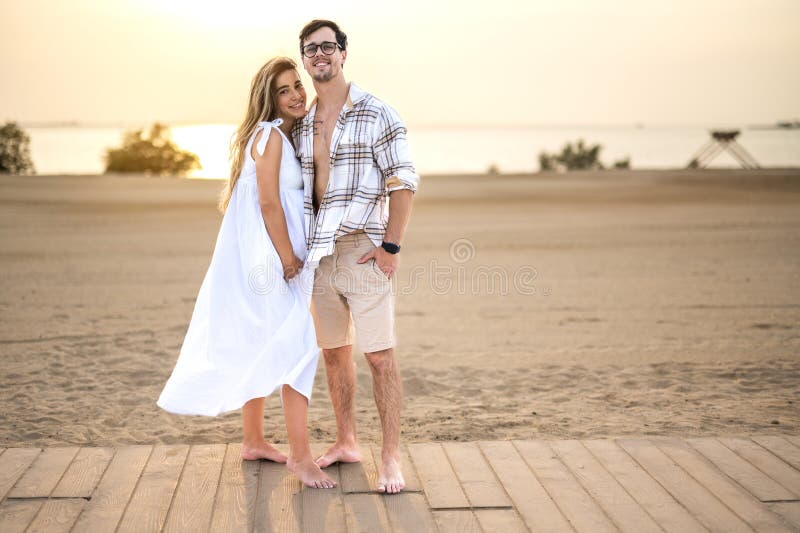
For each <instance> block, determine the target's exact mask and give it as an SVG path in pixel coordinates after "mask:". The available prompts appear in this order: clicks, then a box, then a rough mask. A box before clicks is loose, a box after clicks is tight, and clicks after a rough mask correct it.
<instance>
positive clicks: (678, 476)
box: [617, 439, 752, 533]
mask: <svg viewBox="0 0 800 533" xmlns="http://www.w3.org/2000/svg"><path fill="white" fill-rule="evenodd" d="M617 442H618V443H619V445H620V446H622V448H623V449H624V450H625V451H627V452H628V454H630V456H631V457H633V458H634V459H635V460H636V461H637V462H638V463H639V464H640V465H642V467H643V468H644V469H645V470H647V471H648V472H649V473H650V475H651V476H653V478H654V479H655V480H656V481H658V482H659V483H661V485H662V486H663V487H664V488H665V489H667V490H668V491H669V493H670V494H672V496H673V497H674V498H675V499H676V500H678V501H679V502H680V503H682V504H683V506H684V507H686V508H687V509H688V510H689V512H690V513H692V514H693V515H694V516H695V518H697V520H698V521H700V523H702V524H703V525H704V526H705V527H707V528H708V529H710V530H711V531H724V532H726V533H733V532H734V531H752V529H750V527H749V526H748V525H747V524H746V523H745V522H744V521H742V519H741V518H739V517H738V516H736V515H735V514H734V513H733V512H732V511H731V510H730V509H728V508H727V507H725V505H724V504H722V502H720V501H719V500H718V499H717V498H716V497H715V496H714V495H713V494H711V493H710V492H708V490H707V489H706V488H705V487H703V486H702V485H700V484H699V483H698V482H697V481H695V480H694V478H692V477H691V476H690V475H689V474H687V473H686V472H685V471H684V470H683V469H682V468H681V467H680V466H678V465H677V464H675V462H673V461H672V460H671V459H670V458H669V457H668V456H667V455H666V454H665V453H664V452H662V451H661V450H660V449H658V447H657V446H656V445H655V444H653V443H652V442H650V441H647V440H639V439H620V440H618V441H617Z"/></svg>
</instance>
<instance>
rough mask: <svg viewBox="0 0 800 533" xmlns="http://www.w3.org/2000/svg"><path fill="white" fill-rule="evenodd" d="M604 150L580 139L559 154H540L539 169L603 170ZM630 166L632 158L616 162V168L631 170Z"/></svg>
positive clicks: (566, 146) (569, 144)
mask: <svg viewBox="0 0 800 533" xmlns="http://www.w3.org/2000/svg"><path fill="white" fill-rule="evenodd" d="M602 149H603V147H602V145H599V144H595V145H592V146H587V145H585V144H584V142H583V139H578V141H577V142H576V143H575V145H574V146H573V144H572V143H567V144H565V145H564V147H563V148H562V149H561V153H559V154H549V153H547V152H540V153H539V169H540V170H541V171H543V172H547V171H553V170H557V171H565V170H603V169H604V168H605V167H604V166H603V163H602V162H601V161H600V151H601V150H602ZM630 166H631V160H630V158H627V159H620V160H619V161H616V162H614V168H630Z"/></svg>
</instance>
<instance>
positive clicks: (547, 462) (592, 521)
mask: <svg viewBox="0 0 800 533" xmlns="http://www.w3.org/2000/svg"><path fill="white" fill-rule="evenodd" d="M514 446H515V447H516V448H517V451H519V454H520V455H521V456H522V458H523V459H524V460H525V462H526V463H527V464H528V466H529V467H530V469H531V470H532V471H533V473H534V474H535V475H536V477H537V478H538V479H539V482H540V483H541V484H542V485H543V486H544V488H545V489H546V490H547V492H548V493H549V494H550V496H551V497H552V498H553V500H555V501H556V503H557V504H558V506H559V507H560V508H561V512H562V513H564V516H566V517H567V520H569V521H570V523H571V524H572V526H573V527H574V528H575V530H576V531H579V532H580V531H587V532H588V531H591V532H600V531H617V528H616V527H615V526H614V524H613V522H611V520H610V519H609V517H608V516H607V515H606V514H605V512H604V511H603V509H602V508H601V507H600V506H599V505H598V503H597V502H596V501H594V499H592V497H591V496H590V495H589V494H588V493H587V492H586V491H585V490H584V489H583V487H581V484H580V483H578V481H577V480H576V479H575V477H574V476H573V475H572V474H571V473H570V471H569V469H568V468H567V467H566V466H565V465H564V463H562V462H561V461H560V460H559V459H558V456H557V455H556V454H555V452H553V450H552V449H551V448H550V446H548V445H547V444H546V443H545V442H543V441H531V440H526V441H514Z"/></svg>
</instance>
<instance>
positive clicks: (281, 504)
mask: <svg viewBox="0 0 800 533" xmlns="http://www.w3.org/2000/svg"><path fill="white" fill-rule="evenodd" d="M260 463H261V464H260V466H261V474H260V476H259V485H258V501H257V503H256V510H255V525H254V528H253V531H254V532H255V533H259V532H270V531H276V532H281V533H282V532H284V531H286V532H291V533H296V532H299V531H300V523H301V521H302V517H303V494H302V491H303V484H302V483H301V482H300V480H299V479H297V477H295V476H294V474H292V473H291V472H289V470H287V468H286V465H282V464H278V463H273V462H271V461H261V462H260ZM325 471H326V472H327V471H328V469H326V470H325Z"/></svg>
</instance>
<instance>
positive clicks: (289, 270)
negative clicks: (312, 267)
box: [283, 255, 303, 281]
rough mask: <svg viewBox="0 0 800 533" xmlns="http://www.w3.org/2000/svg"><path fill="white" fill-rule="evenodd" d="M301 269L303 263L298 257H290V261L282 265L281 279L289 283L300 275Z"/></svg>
mask: <svg viewBox="0 0 800 533" xmlns="http://www.w3.org/2000/svg"><path fill="white" fill-rule="evenodd" d="M302 268H303V261H301V260H300V258H299V257H297V256H296V255H293V256H292V259H291V261H289V263H288V264H286V263H283V279H284V280H286V281H289V280H290V279H292V278H293V277H295V276H296V275H297V274H299V273H300V269H302Z"/></svg>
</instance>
